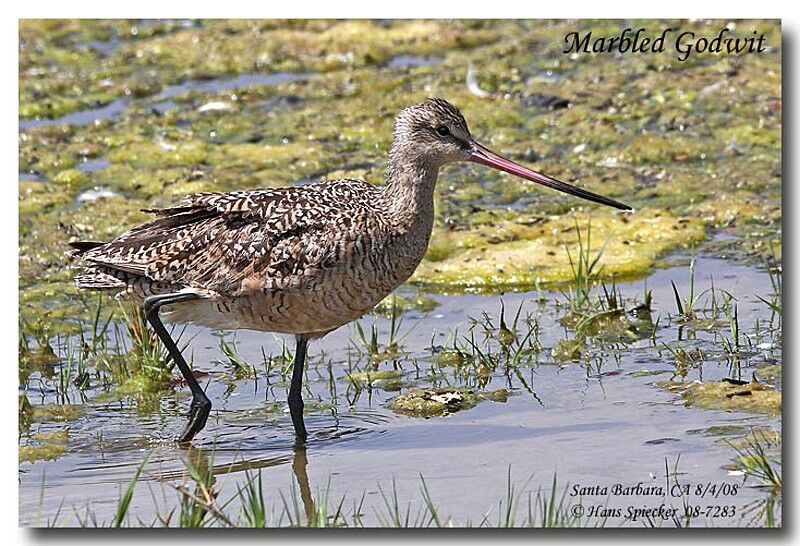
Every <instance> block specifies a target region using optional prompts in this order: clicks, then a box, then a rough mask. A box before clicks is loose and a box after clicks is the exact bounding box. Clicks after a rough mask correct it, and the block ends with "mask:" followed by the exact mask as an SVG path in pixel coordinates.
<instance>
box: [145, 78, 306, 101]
mask: <svg viewBox="0 0 800 546" xmlns="http://www.w3.org/2000/svg"><path fill="white" fill-rule="evenodd" d="M313 75H314V74H313V73H307V72H274V73H269V74H263V73H255V74H241V75H239V76H234V77H232V78H214V79H211V80H201V79H194V80H188V81H185V82H183V83H179V84H175V85H169V86H167V87H165V88H164V89H163V90H162V91H161V92H160V93H159V94H158V95H156V100H165V99H170V98H172V97H175V96H177V95H179V94H181V93H187V92H195V93H220V92H223V91H232V90H234V89H241V88H243V87H255V86H259V85H277V84H280V83H288V82H294V81H302V80H307V79H308V78H310V77H312V76H313Z"/></svg>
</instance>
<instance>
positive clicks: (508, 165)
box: [469, 141, 633, 210]
mask: <svg viewBox="0 0 800 546" xmlns="http://www.w3.org/2000/svg"><path fill="white" fill-rule="evenodd" d="M469 160H470V161H473V162H475V163H480V164H481V165H487V166H489V167H492V168H494V169H498V170H501V171H504V172H507V173H509V174H513V175H515V176H519V177H520V178H524V179H525V180H530V181H531V182H536V183H537V184H541V185H542V186H547V187H548V188H553V189H554V190H558V191H562V192H564V193H568V194H570V195H574V196H576V197H581V198H583V199H586V200H588V201H594V202H595V203H600V204H602V205H608V206H609V207H614V208H618V209H622V210H633V209H631V207H629V206H628V205H625V204H623V203H620V202H619V201H614V200H613V199H610V198H608V197H603V196H602V195H598V194H596V193H592V192H590V191H586V190H584V189H581V188H579V187H577V186H573V185H571V184H567V183H566V182H562V181H561V180H556V179H555V178H552V177H550V176H547V175H544V174H542V173H538V172H536V171H534V170H531V169H529V168H527V167H523V166H522V165H520V164H519V163H514V162H513V161H511V160H510V159H506V158H505V157H503V156H501V155H498V154H496V153H494V152H493V151H491V150H490V149H488V148H486V147H485V146H483V145H481V144H478V143H477V142H474V141H473V143H472V152H471V153H470V157H469Z"/></svg>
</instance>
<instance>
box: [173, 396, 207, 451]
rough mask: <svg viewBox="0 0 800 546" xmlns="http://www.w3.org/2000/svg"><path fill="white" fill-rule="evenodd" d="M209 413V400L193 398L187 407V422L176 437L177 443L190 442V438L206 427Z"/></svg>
mask: <svg viewBox="0 0 800 546" xmlns="http://www.w3.org/2000/svg"><path fill="white" fill-rule="evenodd" d="M209 413H211V400H209V399H208V398H205V397H204V398H193V399H192V405H191V406H190V407H189V421H188V422H187V423H186V425H185V426H184V427H183V430H182V431H181V433H180V435H179V436H178V438H177V441H178V443H181V444H183V443H186V442H191V441H192V438H194V437H195V435H196V434H197V433H198V432H200V431H201V430H203V428H204V427H205V426H206V420H207V419H208V414H209Z"/></svg>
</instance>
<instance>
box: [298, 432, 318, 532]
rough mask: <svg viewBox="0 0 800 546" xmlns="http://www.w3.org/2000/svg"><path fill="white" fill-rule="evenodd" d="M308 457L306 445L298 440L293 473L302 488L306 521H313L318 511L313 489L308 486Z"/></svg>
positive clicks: (301, 497) (301, 493)
mask: <svg viewBox="0 0 800 546" xmlns="http://www.w3.org/2000/svg"><path fill="white" fill-rule="evenodd" d="M307 467H308V457H307V456H306V444H305V442H304V441H303V440H299V439H298V440H297V442H296V443H295V445H294V457H293V459H292V472H294V477H295V479H296V480H297V486H298V487H299V488H300V499H301V500H302V501H303V508H305V511H306V521H313V518H314V514H315V513H316V509H315V508H314V498H313V497H312V496H311V488H310V487H309V486H308V472H306V468H307Z"/></svg>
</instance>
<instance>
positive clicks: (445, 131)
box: [436, 125, 450, 137]
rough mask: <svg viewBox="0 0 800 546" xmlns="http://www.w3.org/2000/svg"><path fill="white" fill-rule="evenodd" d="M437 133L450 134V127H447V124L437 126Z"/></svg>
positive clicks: (441, 134)
mask: <svg viewBox="0 0 800 546" xmlns="http://www.w3.org/2000/svg"><path fill="white" fill-rule="evenodd" d="M436 134H437V135H439V136H440V137H446V136H450V129H449V128H448V127H447V125H440V126H439V127H437V128H436Z"/></svg>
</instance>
